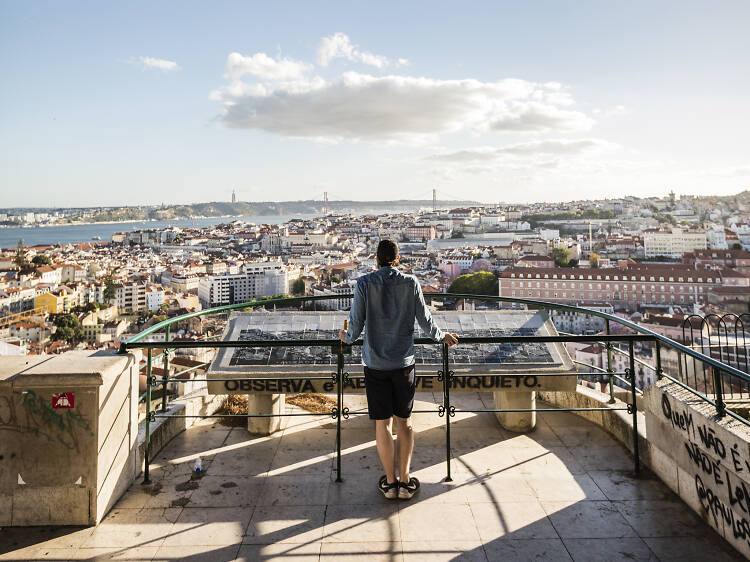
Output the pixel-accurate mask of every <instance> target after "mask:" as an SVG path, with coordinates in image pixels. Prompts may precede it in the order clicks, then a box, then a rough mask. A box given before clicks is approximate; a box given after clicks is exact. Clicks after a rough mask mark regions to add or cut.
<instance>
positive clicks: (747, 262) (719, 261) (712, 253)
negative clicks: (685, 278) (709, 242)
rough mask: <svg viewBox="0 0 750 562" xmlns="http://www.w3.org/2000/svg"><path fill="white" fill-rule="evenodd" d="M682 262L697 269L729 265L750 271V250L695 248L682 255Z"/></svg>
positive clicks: (746, 271) (745, 271)
mask: <svg viewBox="0 0 750 562" xmlns="http://www.w3.org/2000/svg"><path fill="white" fill-rule="evenodd" d="M682 263H684V264H687V265H691V266H694V267H695V268H696V269H706V268H722V267H729V268H732V269H736V270H737V271H739V272H740V273H750V252H748V251H747V250H695V251H694V252H690V253H688V254H685V255H684V256H682Z"/></svg>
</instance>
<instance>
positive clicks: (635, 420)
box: [628, 341, 641, 476]
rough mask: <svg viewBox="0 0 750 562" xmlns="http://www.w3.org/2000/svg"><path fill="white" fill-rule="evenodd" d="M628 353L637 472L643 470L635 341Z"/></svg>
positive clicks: (630, 345) (634, 455)
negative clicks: (639, 440)
mask: <svg viewBox="0 0 750 562" xmlns="http://www.w3.org/2000/svg"><path fill="white" fill-rule="evenodd" d="M628 354H629V355H630V396H631V398H632V400H633V404H632V408H631V410H632V413H633V457H634V458H635V474H636V476H637V475H638V474H639V473H640V471H641V459H640V456H639V454H638V402H637V400H638V396H637V395H636V393H635V353H634V352H633V342H632V341H631V342H628Z"/></svg>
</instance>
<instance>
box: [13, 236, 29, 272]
mask: <svg viewBox="0 0 750 562" xmlns="http://www.w3.org/2000/svg"><path fill="white" fill-rule="evenodd" d="M13 262H14V263H15V264H16V265H17V266H18V267H21V268H23V267H25V266H26V265H28V264H29V259H28V252H27V251H26V248H24V247H23V239H21V240H19V241H18V248H16V255H15V257H14V258H13Z"/></svg>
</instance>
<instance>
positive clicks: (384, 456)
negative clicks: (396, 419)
mask: <svg viewBox="0 0 750 562" xmlns="http://www.w3.org/2000/svg"><path fill="white" fill-rule="evenodd" d="M392 421H393V418H388V419H386V420H375V445H376V446H377V449H378V456H379V457H380V462H381V463H383V468H384V469H385V476H386V480H387V481H388V484H393V483H394V482H395V481H396V470H395V468H394V455H395V449H394V446H393V435H392V433H391V427H392V425H391V424H392ZM399 444H400V438H399Z"/></svg>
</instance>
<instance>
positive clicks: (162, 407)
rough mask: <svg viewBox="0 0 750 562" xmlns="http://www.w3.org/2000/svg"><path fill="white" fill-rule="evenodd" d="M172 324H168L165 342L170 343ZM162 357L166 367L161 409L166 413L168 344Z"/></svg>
mask: <svg viewBox="0 0 750 562" xmlns="http://www.w3.org/2000/svg"><path fill="white" fill-rule="evenodd" d="M170 328H171V326H167V331H166V333H165V334H164V343H166V344H168V343H169V329H170ZM162 358H163V359H164V362H163V363H162V367H164V373H162V378H161V411H162V413H165V412H166V411H167V379H168V378H169V349H167V346H166V345H165V346H164V353H163V354H162Z"/></svg>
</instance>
